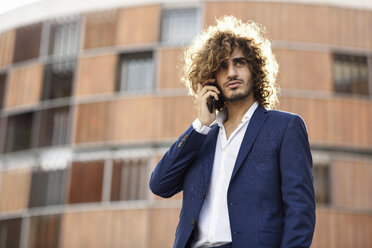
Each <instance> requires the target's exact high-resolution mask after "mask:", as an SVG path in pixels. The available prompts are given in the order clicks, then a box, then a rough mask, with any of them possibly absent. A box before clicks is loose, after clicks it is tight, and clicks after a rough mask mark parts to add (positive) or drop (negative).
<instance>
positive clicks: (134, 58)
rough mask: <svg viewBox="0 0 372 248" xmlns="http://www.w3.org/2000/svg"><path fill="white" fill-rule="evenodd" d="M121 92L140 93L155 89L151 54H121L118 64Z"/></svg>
mask: <svg viewBox="0 0 372 248" xmlns="http://www.w3.org/2000/svg"><path fill="white" fill-rule="evenodd" d="M119 67H120V69H119V71H120V80H119V89H120V90H121V91H141V90H152V89H154V88H155V68H154V67H155V66H154V61H153V58H152V52H143V53H135V54H123V55H121V58H120V63H119Z"/></svg>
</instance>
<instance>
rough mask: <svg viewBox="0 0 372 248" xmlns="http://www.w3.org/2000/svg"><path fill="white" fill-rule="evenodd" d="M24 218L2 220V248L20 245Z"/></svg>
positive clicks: (0, 247) (0, 232) (0, 241)
mask: <svg viewBox="0 0 372 248" xmlns="http://www.w3.org/2000/svg"><path fill="white" fill-rule="evenodd" d="M21 225H22V219H9V220H1V221H0V248H8V247H19V245H20V236H21Z"/></svg>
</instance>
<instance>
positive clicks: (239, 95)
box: [225, 80, 253, 102]
mask: <svg viewBox="0 0 372 248" xmlns="http://www.w3.org/2000/svg"><path fill="white" fill-rule="evenodd" d="M248 84H249V88H247V89H244V91H242V92H239V89H236V90H234V91H233V92H232V94H231V95H230V96H229V97H226V96H225V100H226V101H227V102H237V101H240V100H243V99H245V98H247V97H248V96H249V95H250V94H253V82H252V80H250V82H248Z"/></svg>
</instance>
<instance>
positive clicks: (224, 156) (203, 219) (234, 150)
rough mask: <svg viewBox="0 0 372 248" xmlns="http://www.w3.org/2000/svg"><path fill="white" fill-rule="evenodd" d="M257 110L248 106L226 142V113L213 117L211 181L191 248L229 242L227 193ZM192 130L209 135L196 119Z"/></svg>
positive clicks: (254, 105)
mask: <svg viewBox="0 0 372 248" xmlns="http://www.w3.org/2000/svg"><path fill="white" fill-rule="evenodd" d="M257 106H258V103H257V102H254V103H253V104H252V106H251V107H250V108H249V109H248V111H247V112H246V113H245V115H244V116H243V118H242V122H241V123H240V124H239V126H238V127H237V128H236V129H235V130H234V132H232V133H231V135H230V137H229V139H227V138H226V131H225V127H224V125H223V123H224V121H225V120H226V112H225V111H221V112H219V113H218V115H217V118H216V123H217V124H218V126H219V129H220V130H219V133H218V137H217V144H216V152H215V156H214V162H213V169H212V175H211V181H210V184H209V188H208V191H207V195H206V198H205V201H204V204H203V206H202V209H201V211H200V215H199V221H198V222H197V231H196V233H195V237H194V242H193V244H192V246H191V247H192V248H201V247H202V248H204V247H213V246H218V245H223V244H226V243H230V242H231V241H232V239H231V230H230V221H229V212H228V208H227V190H228V187H229V184H230V178H231V175H232V171H233V169H234V165H235V162H236V159H237V157H238V152H239V149H240V146H241V143H242V140H243V137H244V134H245V131H246V130H247V127H248V124H249V120H250V119H251V117H252V115H253V113H254V111H255V110H256V108H257ZM193 127H194V129H195V130H196V131H198V132H201V133H204V134H206V133H207V132H208V131H209V127H208V128H206V127H205V126H204V127H202V126H201V123H200V121H199V120H198V119H196V120H195V121H194V123H193Z"/></svg>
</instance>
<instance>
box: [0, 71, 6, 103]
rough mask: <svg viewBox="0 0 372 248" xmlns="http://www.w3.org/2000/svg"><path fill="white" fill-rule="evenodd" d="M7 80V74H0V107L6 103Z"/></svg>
mask: <svg viewBox="0 0 372 248" xmlns="http://www.w3.org/2000/svg"><path fill="white" fill-rule="evenodd" d="M5 82H6V74H0V109H2V108H3V104H4V93H5Z"/></svg>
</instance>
